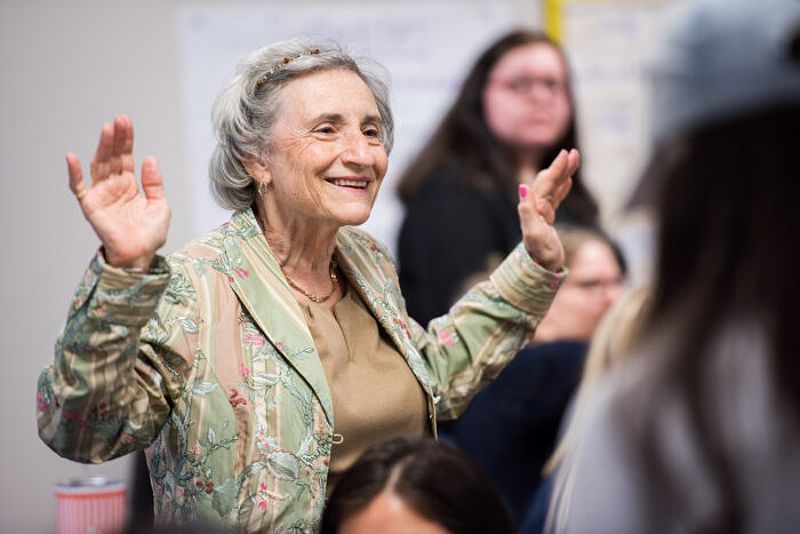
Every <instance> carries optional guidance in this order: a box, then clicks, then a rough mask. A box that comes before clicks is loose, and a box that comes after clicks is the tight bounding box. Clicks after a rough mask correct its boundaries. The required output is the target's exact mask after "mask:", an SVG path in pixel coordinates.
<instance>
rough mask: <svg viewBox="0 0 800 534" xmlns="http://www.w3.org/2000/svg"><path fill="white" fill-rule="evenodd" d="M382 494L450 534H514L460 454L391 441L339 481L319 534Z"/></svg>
mask: <svg viewBox="0 0 800 534" xmlns="http://www.w3.org/2000/svg"><path fill="white" fill-rule="evenodd" d="M386 490H389V491H391V492H392V493H394V494H395V495H397V496H398V497H400V498H401V499H402V500H403V502H404V503H405V504H406V505H407V506H409V507H410V508H411V509H413V510H414V511H415V512H416V513H418V514H419V515H421V516H422V517H424V518H426V519H428V520H430V521H433V522H435V523H438V524H439V525H441V526H443V527H444V528H446V529H447V530H448V532H451V533H452V534H472V533H475V534H482V533H484V532H494V533H497V534H506V533H507V534H511V533H513V532H515V529H514V523H513V520H512V518H511V515H510V513H509V511H508V510H507V508H506V507H505V505H503V503H502V501H501V500H500V498H499V497H498V496H497V494H496V493H495V491H494V490H493V489H492V486H491V485H490V484H489V482H488V480H487V479H486V477H485V476H484V475H483V474H482V473H481V472H480V471H479V470H478V468H477V467H475V465H474V464H473V463H472V462H471V461H470V460H469V458H467V456H466V455H464V453H462V452H461V451H460V450H458V449H457V448H455V447H454V446H452V445H448V444H447V443H441V442H436V441H433V440H431V439H412V438H395V439H392V440H389V441H386V442H384V443H382V444H379V445H376V446H373V447H372V448H371V449H369V450H368V451H367V452H365V453H364V455H363V456H362V457H361V458H360V459H359V460H358V461H357V462H356V463H355V464H353V466H352V467H351V468H350V469H349V470H348V471H347V472H345V474H344V475H342V477H341V478H340V479H339V482H338V484H337V485H336V489H335V490H334V491H333V493H332V494H331V498H330V500H329V501H328V504H327V506H326V508H325V513H324V514H323V518H322V532H323V534H336V533H337V532H338V530H339V528H340V526H341V525H342V523H343V522H344V521H345V520H347V519H349V518H350V517H352V516H353V515H355V514H356V513H358V512H360V511H361V510H363V509H365V508H366V507H367V506H369V504H370V503H371V502H372V500H373V499H374V498H375V497H377V496H378V495H379V494H380V493H382V492H383V491H386Z"/></svg>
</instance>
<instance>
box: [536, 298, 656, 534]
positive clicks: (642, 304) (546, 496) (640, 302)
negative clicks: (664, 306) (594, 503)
mask: <svg viewBox="0 0 800 534" xmlns="http://www.w3.org/2000/svg"><path fill="white" fill-rule="evenodd" d="M650 299H651V291H650V288H649V287H648V286H641V287H637V288H634V289H629V290H627V291H625V292H623V293H621V294H620V295H619V296H618V298H617V299H616V300H615V301H614V304H613V305H612V306H611V307H610V308H609V309H608V312H607V313H605V314H604V315H603V317H602V319H601V320H600V322H599V323H598V325H597V328H596V329H595V331H594V334H592V339H591V343H590V344H589V347H588V353H587V355H586V361H585V363H584V365H583V369H582V372H581V375H580V384H579V385H578V387H577V388H576V390H575V392H574V394H573V395H572V398H571V399H570V401H569V404H568V406H567V408H566V409H565V410H564V414H563V417H562V419H561V421H559V425H558V426H559V429H558V434H559V436H558V445H557V446H556V447H555V450H554V451H553V453H552V454H551V455H550V458H549V459H548V460H547V462H546V463H545V464H544V467H543V469H542V471H541V475H542V479H541V483H540V484H539V487H538V488H537V489H536V494H535V496H534V498H533V500H532V501H531V502H530V503H529V506H528V509H527V510H526V513H525V517H524V519H523V520H522V521H521V527H520V533H521V534H538V533H540V532H542V531H543V530H544V528H545V521H546V519H547V513H548V508H550V506H549V505H550V497H551V494H552V490H553V482H554V480H555V474H556V473H557V472H558V469H559V468H560V467H561V463H562V461H563V459H564V457H565V456H567V455H568V454H569V451H570V450H571V448H572V447H573V446H574V442H575V433H576V428H578V427H580V425H579V423H578V421H579V420H580V417H581V416H580V414H583V413H585V411H586V409H587V407H588V406H587V399H588V398H590V397H591V395H589V394H587V391H589V390H591V388H592V386H593V384H595V383H596V382H597V380H599V379H600V378H601V377H602V376H604V375H605V373H607V372H609V370H611V369H613V368H614V367H616V366H618V365H620V364H622V363H623V362H626V361H627V360H628V358H630V356H631V352H630V350H629V349H630V348H631V347H632V346H633V344H634V340H635V339H636V337H637V335H638V333H639V332H640V329H641V325H642V322H643V320H644V317H645V316H646V315H647V306H648V304H649V302H650ZM567 478H568V477H561V484H562V486H564V487H568V486H569V482H566V481H565V480H566V479H567ZM562 494H563V492H562ZM553 508H555V507H553Z"/></svg>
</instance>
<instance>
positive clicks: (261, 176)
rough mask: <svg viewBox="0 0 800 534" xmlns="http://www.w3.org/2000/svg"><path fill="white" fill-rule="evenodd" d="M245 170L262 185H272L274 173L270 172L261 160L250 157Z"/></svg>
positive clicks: (245, 164)
mask: <svg viewBox="0 0 800 534" xmlns="http://www.w3.org/2000/svg"><path fill="white" fill-rule="evenodd" d="M244 170H246V171H247V174H249V175H250V177H251V178H253V180H254V181H255V182H256V183H257V184H259V185H261V184H266V186H270V185H272V174H271V173H270V172H269V169H268V168H267V166H266V165H265V164H264V163H263V162H262V161H260V160H255V159H249V160H246V161H245V162H244Z"/></svg>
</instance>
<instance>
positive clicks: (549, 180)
mask: <svg viewBox="0 0 800 534" xmlns="http://www.w3.org/2000/svg"><path fill="white" fill-rule="evenodd" d="M579 164H580V154H579V153H578V151H577V150H576V149H574V148H573V149H572V150H570V151H569V152H567V151H566V150H562V151H561V152H559V154H558V156H556V159H554V160H553V163H551V164H550V166H549V167H548V168H546V169H544V170H542V171H540V172H539V173H538V174H537V175H536V178H535V179H534V180H533V183H531V184H521V185H520V186H519V204H518V205H517V210H518V211H519V221H520V226H521V227H522V241H523V242H524V243H525V248H526V249H527V250H528V254H530V256H531V258H532V259H533V261H535V262H536V263H538V264H539V265H541V266H542V267H544V268H545V269H547V270H548V271H553V272H556V271H558V270H560V269H561V267H562V266H563V265H564V247H563V246H562V245H561V239H559V237H558V233H556V230H555V228H553V223H554V222H555V219H556V210H557V209H558V206H559V205H560V204H561V202H562V201H563V200H564V198H566V196H567V194H568V193H569V190H570V188H571V187H572V175H573V174H575V171H576V170H577V169H578V165H579Z"/></svg>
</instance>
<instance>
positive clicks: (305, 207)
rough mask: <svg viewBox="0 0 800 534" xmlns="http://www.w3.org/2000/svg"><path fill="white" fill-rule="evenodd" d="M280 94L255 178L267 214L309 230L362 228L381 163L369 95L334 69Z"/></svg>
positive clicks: (382, 149)
mask: <svg viewBox="0 0 800 534" xmlns="http://www.w3.org/2000/svg"><path fill="white" fill-rule="evenodd" d="M281 91H282V101H281V104H280V107H279V110H278V113H277V118H276V121H275V124H274V126H273V128H272V133H271V140H270V148H269V151H268V153H267V157H266V161H265V162H264V165H263V173H264V174H263V175H262V176H261V177H259V180H266V181H267V182H268V184H269V185H270V190H271V195H272V196H273V198H272V202H270V201H269V200H268V208H267V209H268V210H270V209H277V210H278V211H279V212H281V217H282V218H284V217H285V216H289V217H290V218H293V219H294V218H296V217H301V218H303V219H305V220H307V222H308V223H309V224H322V225H328V224H332V225H333V226H336V227H339V226H343V225H359V224H361V223H363V222H364V221H366V220H367V218H368V217H369V214H370V212H371V210H372V206H373V204H374V203H375V198H376V196H377V194H378V190H379V189H380V185H381V182H382V180H383V177H384V175H385V174H386V168H387V165H388V158H387V154H386V149H385V147H384V145H383V142H382V140H381V128H382V124H381V116H380V113H379V112H378V106H377V104H376V103H375V98H374V96H373V95H372V92H371V91H370V90H369V88H368V87H367V85H366V84H365V83H364V82H363V80H362V79H361V78H360V77H359V76H358V75H357V74H355V73H354V72H351V71H348V70H341V69H340V70H329V71H321V72H315V73H312V74H308V75H306V76H303V77H301V78H298V79H296V80H293V81H291V82H289V83H287V84H286V86H284V87H283V88H282V89H281ZM268 213H269V211H268Z"/></svg>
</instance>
